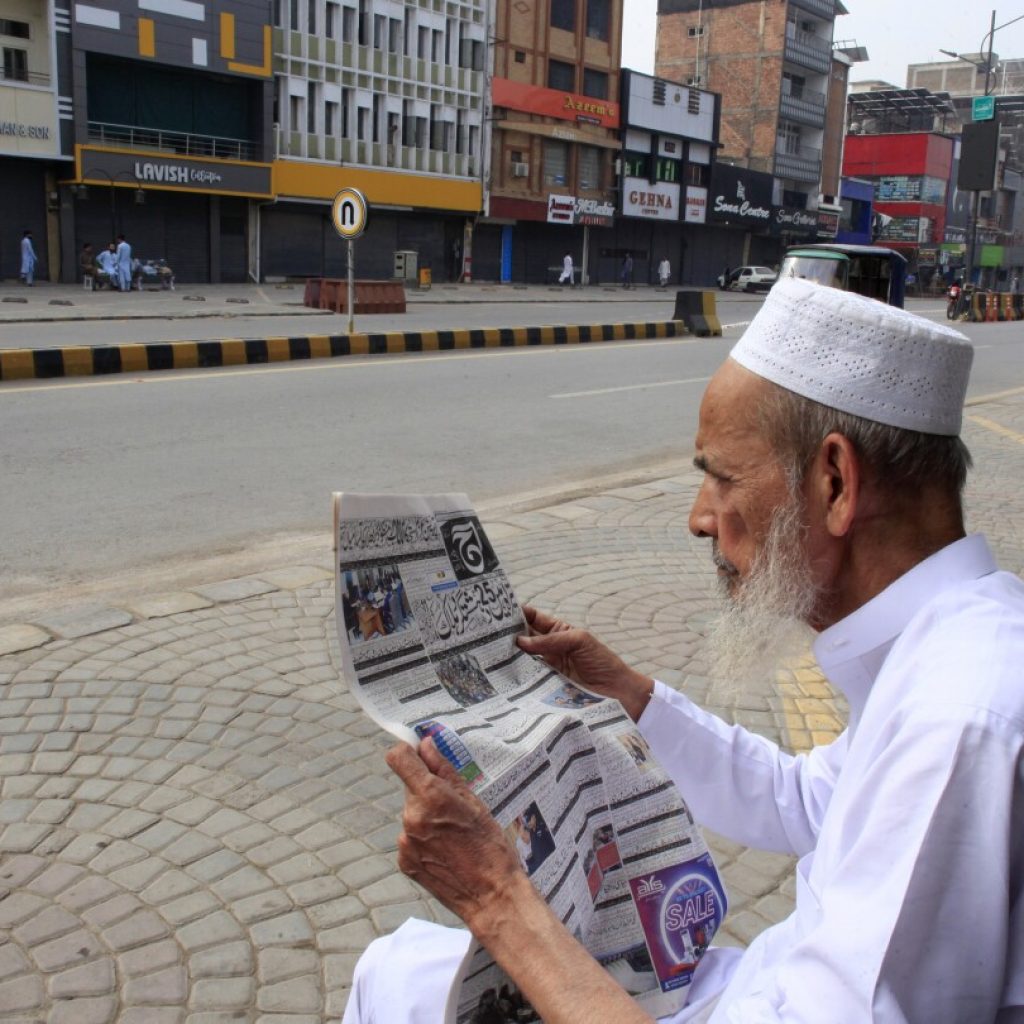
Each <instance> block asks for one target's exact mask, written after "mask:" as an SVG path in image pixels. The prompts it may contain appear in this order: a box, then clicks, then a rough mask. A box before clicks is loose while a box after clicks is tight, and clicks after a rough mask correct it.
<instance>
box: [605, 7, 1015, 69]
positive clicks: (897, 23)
mask: <svg viewBox="0 0 1024 1024" xmlns="http://www.w3.org/2000/svg"><path fill="white" fill-rule="evenodd" d="M843 2H844V3H845V5H846V7H847V8H848V9H849V11H850V13H849V14H845V15H842V16H840V17H839V18H837V19H836V31H835V38H836V39H850V40H854V41H856V42H857V43H859V44H860V45H861V46H866V47H867V51H868V56H869V57H870V58H871V59H870V60H869V61H868V62H867V63H865V64H858V65H857V66H856V67H854V68H853V69H852V71H851V75H850V80H851V81H852V82H858V81H867V80H868V79H875V78H881V79H885V80H886V81H889V82H892V83H893V84H894V85H897V86H899V87H900V88H903V87H904V86H905V85H906V81H907V77H906V68H907V65H908V64H920V63H922V62H924V61H932V60H946V59H948V58H946V57H943V55H942V54H941V53H939V49H940V48H941V49H944V50H955V51H957V52H958V53H978V52H979V51H980V50H981V45H982V40H983V37H985V36H986V35H987V34H988V30H989V26H990V24H991V19H992V8H991V7H989V6H986V5H982V4H979V5H978V6H977V7H974V6H973V5H972V4H969V3H965V2H964V0H843ZM657 9H658V3H657V0H628V2H627V4H626V16H625V18H624V24H623V34H622V65H623V67H627V68H634V69H635V70H637V71H644V72H646V73H647V74H653V72H654V35H655V22H656V20H657V19H656V17H655V15H656V12H657ZM1021 13H1024V11H1022V8H1021V4H1020V0H1012V2H1011V0H1003V6H1002V8H1001V9H1000V8H999V7H997V8H996V28H997V31H996V34H995V45H994V46H993V49H994V50H995V52H996V53H998V54H999V55H1000V56H1002V57H1024V19H1021V20H1020V21H1018V22H1017V23H1016V24H1015V25H1009V26H1007V27H1006V28H1004V29H1002V31H999V30H998V27H999V26H1000V25H1003V24H1004V23H1005V22H1008V21H1011V20H1012V19H1013V18H1015V17H1017V16H1018V15H1019V14H1021ZM987 48H988V47H987V43H986V46H985V49H987Z"/></svg>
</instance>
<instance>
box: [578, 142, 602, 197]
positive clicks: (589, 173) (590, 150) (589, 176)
mask: <svg viewBox="0 0 1024 1024" xmlns="http://www.w3.org/2000/svg"><path fill="white" fill-rule="evenodd" d="M578 152H579V175H578V176H579V185H580V188H581V189H583V190H586V189H596V188H600V187H601V151H600V150H599V149H598V148H597V147H596V146H580V147H579V150H578Z"/></svg>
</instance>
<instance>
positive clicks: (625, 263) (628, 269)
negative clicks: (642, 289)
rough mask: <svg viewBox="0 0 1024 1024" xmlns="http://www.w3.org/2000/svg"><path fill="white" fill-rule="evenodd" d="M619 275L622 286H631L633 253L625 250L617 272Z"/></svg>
mask: <svg viewBox="0 0 1024 1024" xmlns="http://www.w3.org/2000/svg"><path fill="white" fill-rule="evenodd" d="M619 276H620V277H621V278H622V287H623V288H632V287H633V254H632V253H629V252H627V253H626V255H625V256H624V257H623V259H622V269H621V271H620V272H619Z"/></svg>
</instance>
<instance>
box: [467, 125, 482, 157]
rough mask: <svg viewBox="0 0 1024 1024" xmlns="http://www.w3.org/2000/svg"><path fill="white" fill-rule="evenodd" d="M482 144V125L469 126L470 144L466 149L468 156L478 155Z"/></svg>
mask: <svg viewBox="0 0 1024 1024" xmlns="http://www.w3.org/2000/svg"><path fill="white" fill-rule="evenodd" d="M479 146H480V126H479V125H476V124H471V125H470V126H469V146H468V147H467V149H466V154H467V155H468V156H476V154H477V149H478V148H479Z"/></svg>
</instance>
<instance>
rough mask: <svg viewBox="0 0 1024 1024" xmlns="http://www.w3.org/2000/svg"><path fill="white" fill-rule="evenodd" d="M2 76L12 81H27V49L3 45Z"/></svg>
mask: <svg viewBox="0 0 1024 1024" xmlns="http://www.w3.org/2000/svg"><path fill="white" fill-rule="evenodd" d="M4 78H9V79H11V81H14V82H27V81H28V50H19V49H18V48H17V47H15V46H5V47H4Z"/></svg>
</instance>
